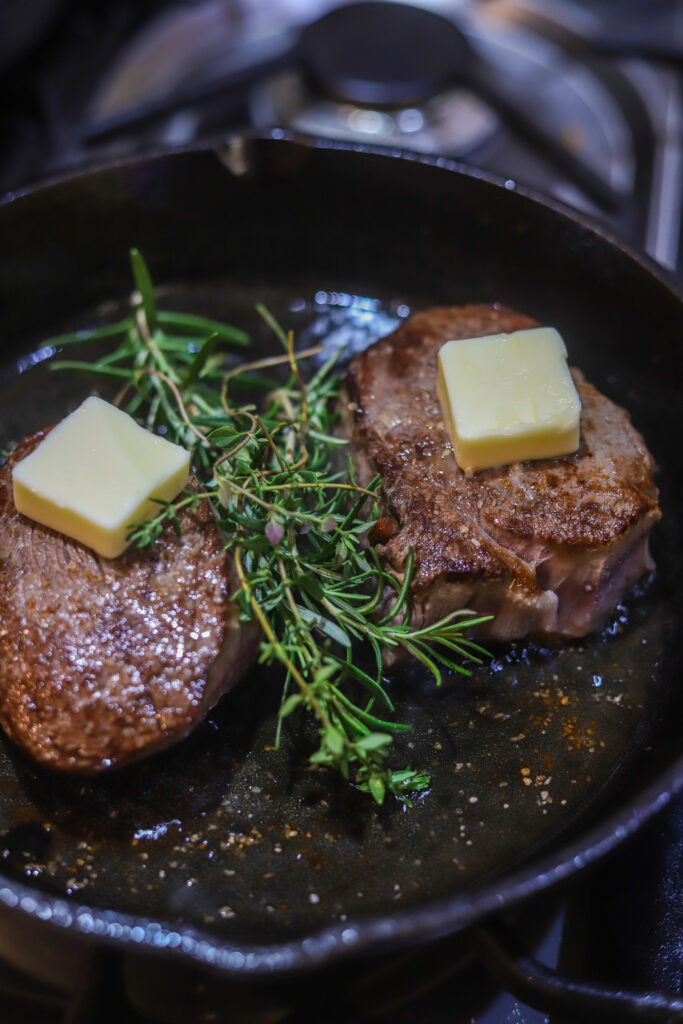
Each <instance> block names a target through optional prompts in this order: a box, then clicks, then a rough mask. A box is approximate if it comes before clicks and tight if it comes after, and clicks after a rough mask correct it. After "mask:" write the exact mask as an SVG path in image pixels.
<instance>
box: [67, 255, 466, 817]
mask: <svg viewBox="0 0 683 1024" xmlns="http://www.w3.org/2000/svg"><path fill="white" fill-rule="evenodd" d="M131 264H132V269H133V277H134V281H135V288H136V290H135V292H134V293H133V297H132V312H131V315H130V316H129V317H127V318H125V319H123V320H121V321H119V322H118V323H116V324H114V325H112V326H108V327H104V328H100V329H97V330H92V331H79V332H77V333H76V334H75V335H69V336H63V337H61V338H59V339H55V340H54V342H52V343H53V344H59V345H66V344H68V343H69V342H71V341H83V340H90V339H92V340H99V339H105V338H106V339H110V342H112V343H113V342H115V343H116V346H115V347H114V348H113V349H111V350H110V351H109V352H108V353H107V354H106V355H105V356H102V357H101V358H100V359H97V360H95V361H93V362H92V363H88V362H83V361H78V362H75V361H64V362H61V363H56V364H54V366H55V368H61V369H72V370H75V369H77V370H86V371H88V372H91V373H93V374H102V375H107V376H110V377H114V378H116V379H119V380H120V381H121V383H122V385H123V388H122V391H121V392H120V394H119V404H120V405H121V406H122V407H123V408H124V409H126V411H128V412H130V413H131V414H133V415H135V414H137V415H138V416H140V415H143V417H144V422H145V424H146V426H147V427H148V428H149V429H151V430H163V431H164V433H165V435H166V437H168V438H169V440H172V441H175V442H176V443H178V444H182V445H185V446H186V447H187V448H188V449H190V451H191V453H192V463H193V468H194V470H195V473H196V474H197V476H198V478H199V479H200V481H201V484H202V491H201V493H193V492H184V493H183V494H182V495H181V496H180V497H179V498H178V499H177V500H176V501H175V502H172V503H168V502H160V503H159V504H160V507H159V512H158V513H157V515H155V516H154V517H152V518H150V519H148V520H146V521H145V522H143V523H138V524H136V525H135V527H134V528H133V532H132V534H131V541H132V542H133V543H135V544H136V545H138V546H140V547H146V546H149V545H151V544H153V543H154V542H155V540H156V539H157V538H158V537H159V535H160V534H161V532H162V530H163V529H164V528H165V526H166V525H167V524H168V523H170V524H172V526H173V527H174V528H175V529H176V530H179V529H180V524H179V519H178V513H179V512H180V510H181V509H183V508H187V507H193V506H194V505H196V504H197V503H198V502H199V501H201V500H209V501H210V502H211V503H212V504H213V506H214V509H215V511H216V515H217V517H218V521H219V523H220V526H221V528H222V530H223V531H224V534H225V537H226V548H227V550H228V551H229V552H230V553H231V555H232V558H233V560H234V563H235V567H236V570H237V575H238V579H239V582H240V589H239V592H238V594H237V595H236V597H235V599H236V600H237V601H238V602H239V606H240V612H241V617H242V619H243V620H245V621H247V620H249V621H253V620H256V621H258V623H259V624H260V626H261V631H262V638H261V645H260V653H259V660H260V662H261V663H263V664H267V665H270V664H273V663H280V664H281V665H283V666H284V669H285V682H284V689H283V697H282V703H281V705H280V711H279V720H278V729H277V742H279V739H280V736H281V730H282V728H283V724H284V723H285V722H286V719H287V718H288V717H289V716H290V715H292V714H294V713H300V712H302V711H304V712H308V713H310V714H312V715H314V716H315V718H316V720H317V726H318V735H319V744H318V747H317V749H316V750H315V751H314V752H313V753H312V754H311V756H310V761H311V762H312V763H313V764H316V765H326V766H329V767H330V768H332V769H335V770H337V771H339V772H340V773H341V774H342V775H343V776H344V778H346V779H348V780H350V781H351V782H352V783H353V784H354V785H355V786H357V787H358V788H360V789H362V790H365V791H367V792H369V793H370V794H371V795H372V797H373V798H374V800H375V801H377V802H378V803H382V802H383V800H384V799H385V796H386V794H387V793H392V794H394V795H395V796H397V797H399V798H401V799H403V800H406V799H408V798H409V796H410V795H411V794H413V793H416V792H419V791H421V790H425V789H426V788H427V787H428V786H429V781H430V780H429V777H428V776H427V775H426V774H425V773H424V772H421V771H419V770H415V769H413V768H409V767H406V768H401V769H398V770H397V769H395V768H392V767H390V766H389V765H388V755H389V752H390V747H391V743H392V740H393V736H394V734H396V733H399V732H403V731H405V730H406V729H407V728H408V726H407V725H405V724H403V723H401V722H397V721H395V720H394V719H393V718H392V717H391V716H392V714H393V711H394V708H393V704H392V702H391V699H390V697H389V694H388V693H387V691H386V688H385V683H384V679H383V673H382V655H383V651H385V650H388V651H389V652H392V651H393V652H397V651H400V650H401V649H402V650H404V651H406V652H407V653H408V654H410V655H411V656H412V657H414V658H417V659H418V660H419V661H420V662H422V664H423V665H424V666H425V668H427V669H428V670H429V672H430V673H431V674H432V675H433V676H434V678H435V679H436V681H437V682H441V673H442V670H443V669H444V668H446V669H449V670H452V671H455V672H459V673H462V674H465V675H469V670H468V669H467V668H466V667H464V666H463V664H462V661H463V660H464V661H465V662H468V661H469V662H473V663H479V662H480V661H481V658H480V655H485V654H486V652H485V651H483V650H482V648H480V647H479V646H477V645H476V644H474V643H472V642H471V641H470V640H468V639H467V638H466V637H464V636H463V630H464V629H466V628H467V627H468V626H471V625H474V624H475V623H477V622H481V621H483V620H482V618H474V617H473V616H472V614H471V613H470V612H455V613H453V614H451V615H449V616H447V617H445V618H444V619H441V620H440V621H439V622H436V623H433V624H432V625H430V626H426V627H423V628H421V629H419V628H415V627H413V626H411V624H410V610H409V595H410V582H411V578H412V569H413V555H412V551H411V553H410V557H409V559H408V562H407V566H406V572H405V576H404V579H403V580H402V582H401V583H400V584H399V583H397V581H396V580H395V579H394V578H393V577H392V576H391V575H390V574H388V573H387V572H386V571H385V569H384V568H383V566H382V564H381V562H380V560H379V558H378V557H377V555H376V553H375V552H374V550H373V549H372V548H371V547H369V546H368V545H367V544H366V543H364V539H365V535H366V534H367V533H368V531H369V530H370V529H371V528H372V526H373V525H374V522H375V521H376V519H377V516H378V514H379V513H378V505H377V501H378V492H379V479H375V480H373V481H372V482H371V483H370V484H369V485H368V487H360V486H359V484H358V483H357V481H356V479H355V475H354V468H353V464H352V462H351V459H350V458H349V459H348V463H347V466H346V470H345V472H340V470H339V468H338V449H339V447H340V444H341V445H343V443H344V442H342V441H340V439H339V438H338V437H336V436H335V423H336V412H335V399H336V398H337V396H338V393H339V378H338V375H337V374H336V373H335V367H334V360H332V361H330V362H328V363H327V364H326V365H324V366H323V367H322V368H321V369H319V370H318V371H317V372H316V373H315V375H314V376H313V377H312V378H311V379H310V380H309V381H308V382H307V383H305V382H304V381H303V379H302V376H301V372H300V369H299V366H298V363H297V359H296V356H295V353H294V345H293V339H292V335H291V334H289V335H288V334H286V333H285V332H284V331H283V330H282V328H281V326H280V325H279V324H278V323H277V321H276V320H275V319H274V318H273V316H272V315H271V314H270V312H269V311H268V310H267V309H265V308H264V307H261V306H259V307H257V309H258V311H259V312H260V314H261V315H262V317H263V318H264V320H265V321H266V323H267V324H268V325H269V326H270V327H271V328H272V330H273V332H274V334H275V335H276V337H277V339H278V341H279V342H280V344H281V345H282V347H283V349H284V355H282V357H281V359H280V360H278V359H276V358H270V359H268V360H267V361H262V362H263V363H264V365H268V366H270V365H272V364H273V363H275V362H278V361H282V362H283V363H285V365H287V364H288V365H289V369H290V377H289V380H288V381H287V383H286V384H284V385H276V386H275V387H274V389H273V388H272V382H269V383H270V385H271V390H270V392H269V395H268V398H267V399H266V406H265V408H264V409H262V410H259V409H258V408H257V407H256V406H255V405H251V404H249V405H241V404H233V403H232V400H231V392H230V389H231V388H232V387H234V386H236V385H237V384H238V383H239V385H240V386H244V385H245V384H247V385H248V384H252V385H253V386H254V387H255V389H257V388H258V387H259V386H261V388H262V387H263V384H262V381H261V379H260V378H259V377H258V376H254V373H253V370H252V371H249V368H248V367H247V369H246V372H241V373H240V375H239V377H236V376H235V373H234V372H233V373H232V374H229V373H226V371H225V370H224V369H223V367H222V355H221V351H220V349H221V347H222V346H225V345H238V346H241V345H244V344H245V343H246V342H247V341H248V339H247V336H246V335H245V334H244V333H243V332H242V331H240V330H238V329H237V328H233V327H230V326H227V325H225V324H220V323H217V322H216V321H213V320H208V319H207V318H205V317H199V316H194V315H192V314H188V313H182V314H179V313H171V312H166V311H163V310H159V309H157V305H156V300H155V296H154V288H153V285H152V281H151V278H150V275H149V271H148V269H147V265H146V263H145V261H144V259H143V257H142V255H141V254H140V253H139V252H138V251H137V250H131ZM392 591H393V593H394V598H393V601H392V602H391V603H390V607H389V608H388V609H386V610H384V609H383V604H384V595H385V594H386V593H391V592H392ZM380 609H382V610H383V611H384V614H383V615H382V613H381V612H380ZM358 642H364V643H365V644H366V646H367V648H368V650H369V655H370V661H371V662H372V668H371V669H370V668H367V667H364V666H365V662H363V663H359V661H358V659H356V658H355V656H354V651H355V647H356V644H357V643H358Z"/></svg>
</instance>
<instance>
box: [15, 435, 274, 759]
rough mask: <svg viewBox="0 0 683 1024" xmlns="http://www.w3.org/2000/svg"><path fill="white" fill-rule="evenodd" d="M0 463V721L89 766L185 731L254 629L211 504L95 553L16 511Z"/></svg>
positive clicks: (251, 640) (20, 454)
mask: <svg viewBox="0 0 683 1024" xmlns="http://www.w3.org/2000/svg"><path fill="white" fill-rule="evenodd" d="M44 436H45V432H41V433H38V434H35V435H33V437H31V438H28V439H27V440H25V441H23V442H22V443H21V444H20V445H19V446H18V447H17V448H16V449H15V451H14V452H13V453H12V456H11V457H10V459H9V461H8V463H7V465H6V466H4V467H3V468H2V469H0V722H1V723H2V726H3V727H4V729H5V731H6V732H7V733H8V734H9V736H11V737H12V739H13V740H15V741H16V742H17V743H19V744H20V745H21V746H22V747H24V748H25V749H26V750H27V751H28V752H29V753H30V754H31V755H32V756H33V757H35V758H36V759H37V760H38V761H40V762H41V763H42V764H44V765H47V766H48V767H50V768H56V769H60V770H62V771H67V772H94V771H99V770H100V769H103V768H109V767H112V766H114V765H120V764H123V763H124V762H126V761H131V760H134V759H136V758H139V757H142V756H144V755H146V754H150V753H152V752H154V751H156V750H157V749H159V748H161V747H163V746H166V745H168V744H170V743H174V742H176V741H177V740H180V739H182V738H183V737H184V736H186V735H187V734H188V733H189V732H190V731H191V730H192V729H193V728H194V727H195V726H196V725H197V724H198V723H199V722H200V721H201V720H202V718H203V717H204V715H205V714H206V713H207V711H208V710H209V709H210V708H211V707H212V706H213V705H214V704H215V703H216V701H217V700H218V698H219V697H220V696H221V694H223V693H224V692H225V691H227V690H229V689H230V688H231V687H232V686H233V685H234V683H236V682H237V680H238V679H239V678H240V676H241V675H242V673H243V671H244V670H245V668H246V667H247V665H248V664H249V662H250V661H251V659H252V657H253V655H254V653H255V648H256V634H255V632H254V630H253V629H250V628H245V627H244V625H243V624H241V623H240V622H239V621H238V609H237V606H236V604H235V602H234V601H230V595H231V593H232V592H233V590H234V587H235V583H234V580H233V579H232V576H231V565H230V562H229V560H228V558H227V556H226V553H225V551H224V541H223V540H222V538H221V535H220V533H219V530H218V528H217V526H216V524H215V521H214V517H213V514H212V512H211V509H210V508H209V506H208V504H207V503H202V504H200V505H199V506H198V507H197V508H196V509H195V510H194V511H188V510H185V511H182V512H181V513H180V535H179V536H178V535H176V533H175V532H174V530H173V529H172V528H170V527H169V528H167V529H166V530H165V531H164V533H163V534H162V536H161V537H160V538H159V539H158V540H157V542H156V543H155V545H154V547H153V548H152V549H151V550H149V551H140V550H136V549H129V550H128V551H126V552H125V553H124V554H123V555H122V556H121V557H120V558H116V559H111V560H110V559H101V558H99V557H98V556H97V555H96V554H95V553H94V552H93V551H91V550H90V549H89V548H86V547H84V546H82V545H81V544H79V543H77V542H76V541H71V540H69V539H68V538H67V537H64V536H63V535H62V534H60V533H56V532H55V531H53V530H50V529H49V528H47V527H45V526H41V525H39V524H38V523H34V522H32V521H31V520H30V519H27V518H26V517H24V516H22V515H20V514H19V513H18V512H17V511H16V509H15V507H14V500H13V495H12V479H11V470H12V467H13V465H15V464H16V463H17V462H19V461H20V460H21V459H22V458H24V457H25V456H26V455H28V454H29V453H30V452H31V451H32V450H33V449H34V448H35V447H36V445H37V444H38V443H39V442H40V441H41V440H42V438H43V437H44Z"/></svg>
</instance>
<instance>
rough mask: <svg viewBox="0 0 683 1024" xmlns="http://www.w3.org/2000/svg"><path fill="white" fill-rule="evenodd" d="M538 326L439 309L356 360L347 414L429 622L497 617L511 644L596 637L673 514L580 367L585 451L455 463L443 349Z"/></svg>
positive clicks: (383, 544)
mask: <svg viewBox="0 0 683 1024" xmlns="http://www.w3.org/2000/svg"><path fill="white" fill-rule="evenodd" d="M536 326H538V324H536V323H535V322H534V321H533V320H530V319H529V318H528V317H525V316H521V315H519V314H517V313H514V312H512V311H510V310H506V309H501V308H499V307H493V306H463V307H448V308H441V309H432V310H428V311H427V312H424V313H419V314H417V315H416V316H413V317H412V318H411V319H409V320H407V321H406V322H405V323H404V324H402V325H401V326H400V327H399V328H398V330H396V331H395V332H394V333H393V334H391V335H390V336H389V337H387V338H384V339H382V340H381V341H378V342H376V343H375V344H374V345H372V346H371V347H370V348H369V349H367V350H366V351H365V352H364V353H362V354H361V355H359V356H357V357H356V358H355V359H354V360H353V362H352V363H351V366H350V368H349V372H348V375H347V378H346V382H345V391H344V393H343V396H342V412H343V417H344V419H345V422H346V427H347V431H348V434H349V435H350V436H351V438H352V445H353V452H354V458H355V460H356V463H357V467H358V470H359V473H360V477H361V479H362V480H363V481H364V482H367V481H368V480H369V479H370V478H371V477H372V476H374V475H375V474H376V473H379V475H380V477H381V481H382V495H383V504H384V514H385V516H387V517H390V520H389V523H390V528H389V529H387V523H383V524H382V526H383V536H382V537H381V538H376V539H377V544H376V546H377V551H378V553H379V554H380V556H381V557H382V559H383V561H384V563H385V565H386V566H387V568H388V569H389V571H390V572H392V573H393V574H394V575H395V576H396V577H397V578H398V579H399V580H401V579H402V578H403V574H404V570H405V566H406V560H407V558H408V553H409V550H410V548H411V547H412V548H413V550H414V555H415V568H414V577H413V584H412V603H413V612H412V622H413V623H414V624H415V625H417V626H421V625H425V624H427V623H430V622H433V621H435V620H436V619H438V618H440V617H441V616H443V615H445V614H447V613H449V612H451V611H454V610H455V609H458V608H470V609H472V610H474V611H476V612H479V613H482V614H493V615H494V616H495V618H494V619H493V621H492V622H491V623H490V624H489V625H488V626H487V627H481V630H482V632H483V633H484V634H487V635H489V636H491V637H493V638H495V639H499V640H512V639H516V638H520V637H525V636H538V637H553V636H558V637H578V636H583V635H585V634H586V633H588V632H590V631H591V630H593V629H594V628H595V627H596V626H598V625H599V624H600V622H601V621H602V620H603V618H604V616H605V615H606V614H607V612H609V611H610V610H611V609H613V608H614V607H615V606H616V604H617V603H618V602H619V600H620V598H621V596H622V594H623V592H624V590H625V589H626V588H628V587H629V586H631V585H632V584H633V583H634V582H635V581H636V580H638V579H639V578H640V577H641V576H642V575H643V574H644V573H647V572H649V571H650V570H651V569H652V568H653V563H652V561H651V558H650V555H649V551H648V535H649V532H650V530H651V528H652V526H653V525H654V524H655V523H656V522H657V520H658V519H659V518H660V511H659V508H658V506H657V490H656V487H655V484H654V480H653V472H654V463H653V460H652V456H651V455H650V453H649V452H648V450H647V448H646V447H645V443H644V441H643V439H642V437H641V436H640V434H639V433H638V432H637V431H636V430H635V429H634V428H633V426H632V425H631V421H630V417H629V415H628V413H627V412H625V411H624V410H623V409H622V408H620V407H619V406H618V405H615V404H614V402H611V401H610V400H609V399H608V398H606V397H605V396H604V395H602V394H600V392H599V391H597V390H596V389H595V388H594V387H592V386H591V385H590V384H589V383H588V382H587V381H586V380H585V378H584V377H583V374H582V373H581V372H580V371H579V370H572V375H573V377H574V381H575V383H576V387H577V390H578V392H579V397H580V399H581V404H582V412H581V442H580V447H579V450H578V452H577V453H576V454H575V455H572V456H565V457H563V458H557V459H544V460H540V461H535V462H521V463H520V462H518V463H513V464H512V465H508V466H504V467H500V468H495V469H488V470H483V471H481V472H479V473H477V474H475V475H474V476H473V477H471V478H470V479H467V478H466V477H465V474H464V473H463V472H462V470H461V469H460V468H459V467H458V465H457V463H456V461H455V459H454V456H453V450H452V447H451V443H450V439H449V436H448V433H447V431H446V428H445V426H444V422H443V417H442V414H441V408H440V406H439V402H438V399H437V396H436V378H437V353H438V351H439V348H440V347H441V345H442V344H443V343H444V342H446V341H448V340H450V339H457V338H468V337H481V336H484V335H487V334H496V333H499V332H509V331H516V330H521V329H523V328H528V327H536ZM391 520H393V522H391ZM389 533H391V534H392V535H391V536H388V534H389Z"/></svg>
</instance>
